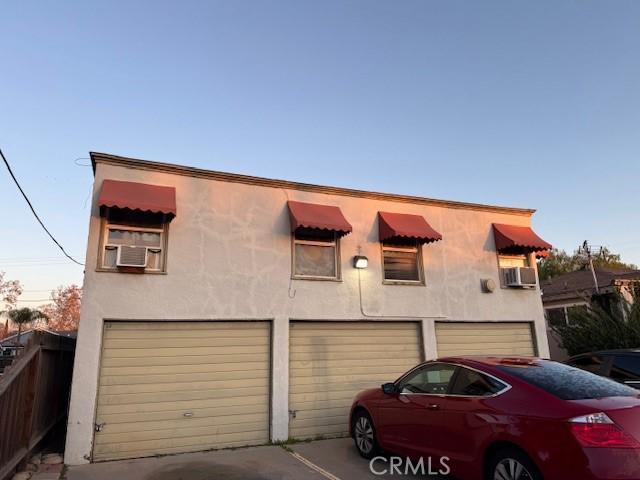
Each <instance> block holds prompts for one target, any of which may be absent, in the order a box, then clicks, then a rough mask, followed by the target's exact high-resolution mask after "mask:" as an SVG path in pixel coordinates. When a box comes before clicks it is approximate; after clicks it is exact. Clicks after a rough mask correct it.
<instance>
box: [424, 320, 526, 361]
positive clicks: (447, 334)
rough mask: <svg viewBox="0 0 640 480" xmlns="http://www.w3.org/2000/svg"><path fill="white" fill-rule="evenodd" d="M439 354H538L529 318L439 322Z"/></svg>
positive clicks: (441, 355) (437, 329) (437, 332)
mask: <svg viewBox="0 0 640 480" xmlns="http://www.w3.org/2000/svg"><path fill="white" fill-rule="evenodd" d="M436 338H437V341H438V356H439V357H446V356H449V355H489V354H490V355H526V356H529V355H535V352H536V349H535V344H534V342H533V335H532V334H531V323H528V322H517V323H516V322H513V323H511V322H505V323H497V322H495V323H494V322H438V323H436Z"/></svg>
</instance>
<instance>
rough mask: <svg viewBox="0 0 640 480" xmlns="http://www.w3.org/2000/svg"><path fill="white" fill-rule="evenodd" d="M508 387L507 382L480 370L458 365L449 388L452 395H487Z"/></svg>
mask: <svg viewBox="0 0 640 480" xmlns="http://www.w3.org/2000/svg"><path fill="white" fill-rule="evenodd" d="M507 387H508V385H507V384H505V383H503V382H501V381H499V380H497V379H495V378H491V377H489V376H487V375H483V374H482V373H480V372H475V371H473V370H469V369H468V368H463V367H460V368H459V369H458V374H457V375H456V379H455V381H454V383H453V387H452V388H451V392H450V393H451V394H452V395H466V396H473V397H487V396H490V395H495V394H496V393H499V392H501V391H502V390H504V389H506V388H507Z"/></svg>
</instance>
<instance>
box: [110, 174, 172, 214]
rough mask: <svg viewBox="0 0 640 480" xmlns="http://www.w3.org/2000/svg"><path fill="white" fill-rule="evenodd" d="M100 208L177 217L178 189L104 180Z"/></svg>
mask: <svg viewBox="0 0 640 480" xmlns="http://www.w3.org/2000/svg"><path fill="white" fill-rule="evenodd" d="M98 205H99V206H100V207H108V208H121V209H129V210H139V211H142V212H151V213H162V214H165V215H167V216H169V217H170V218H173V217H175V216H176V213H177V209H176V189H175V188H174V187H163V186H160V185H149V184H148V183H137V182H123V181H120V180H104V181H103V182H102V190H101V191H100V197H99V198H98Z"/></svg>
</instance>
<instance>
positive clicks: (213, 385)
mask: <svg viewBox="0 0 640 480" xmlns="http://www.w3.org/2000/svg"><path fill="white" fill-rule="evenodd" d="M252 373H253V372H252ZM247 384H249V385H253V386H254V387H264V388H267V387H268V386H269V379H268V378H265V377H256V376H255V374H254V375H253V376H252V377H250V378H245V379H240V380H236V379H233V380H230V379H222V380H213V381H182V382H167V383H127V384H123V385H108V384H106V383H105V384H103V386H102V393H103V394H104V395H118V394H130V393H162V394H163V395H162V397H163V398H164V394H166V393H173V392H181V391H183V390H184V389H185V388H186V389H189V390H196V391H201V390H205V391H211V390H216V391H223V390H232V391H235V390H236V389H237V388H245V385H247Z"/></svg>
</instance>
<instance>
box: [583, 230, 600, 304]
mask: <svg viewBox="0 0 640 480" xmlns="http://www.w3.org/2000/svg"><path fill="white" fill-rule="evenodd" d="M601 252H602V247H601V246H599V245H590V244H589V242H587V241H586V240H585V241H584V242H582V245H581V246H579V247H578V252H577V253H578V255H579V256H580V257H581V258H582V259H584V260H585V261H586V262H587V263H588V264H589V268H590V269H591V275H593V284H594V286H595V287H596V293H597V294H599V293H600V287H599V286H598V277H597V276H596V270H595V268H593V257H594V256H597V255H600V253H601Z"/></svg>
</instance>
